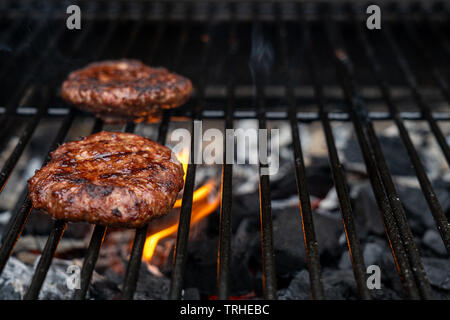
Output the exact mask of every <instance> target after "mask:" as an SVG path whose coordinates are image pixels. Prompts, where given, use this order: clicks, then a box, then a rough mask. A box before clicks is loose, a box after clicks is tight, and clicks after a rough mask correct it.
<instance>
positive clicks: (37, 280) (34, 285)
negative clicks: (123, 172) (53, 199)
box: [24, 19, 120, 300]
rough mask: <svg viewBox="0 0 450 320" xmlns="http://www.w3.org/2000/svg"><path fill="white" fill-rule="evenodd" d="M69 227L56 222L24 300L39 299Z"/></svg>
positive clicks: (113, 24) (113, 25)
mask: <svg viewBox="0 0 450 320" xmlns="http://www.w3.org/2000/svg"><path fill="white" fill-rule="evenodd" d="M119 22H120V19H118V20H114V21H113V22H111V23H110V27H109V28H108V32H107V33H106V35H105V37H104V38H103V41H102V42H101V43H100V45H99V47H98V48H97V50H96V52H95V54H94V58H99V57H101V56H102V54H104V52H105V51H106V48H107V45H108V44H109V43H110V41H111V39H112V38H113V35H114V34H115V31H116V29H117V27H118V25H119ZM95 124H96V125H95V126H94V128H93V132H92V133H94V132H95V131H99V130H101V127H102V123H101V122H99V121H96V123H95ZM66 227H67V222H63V221H56V222H55V226H54V228H53V230H52V232H51V233H50V236H49V237H48V239H47V243H46V245H45V248H44V251H43V253H42V255H41V259H40V260H39V263H38V265H37V267H36V271H35V273H34V275H33V278H32V280H31V284H30V287H29V288H28V291H27V293H26V294H25V297H24V299H26V300H35V299H38V297H39V292H40V290H41V287H42V284H43V283H44V280H45V277H46V275H47V272H48V269H49V268H50V265H51V262H52V258H53V256H54V253H55V251H56V248H57V247H58V244H59V241H60V240H61V238H62V235H63V233H64V231H65V229H66Z"/></svg>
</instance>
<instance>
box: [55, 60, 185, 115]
mask: <svg viewBox="0 0 450 320" xmlns="http://www.w3.org/2000/svg"><path fill="white" fill-rule="evenodd" d="M191 92H192V83H191V81H190V80H189V79H187V78H185V77H182V76H180V75H178V74H175V73H171V72H169V71H167V69H165V68H152V67H149V66H147V65H145V64H143V63H142V62H140V61H138V60H125V59H124V60H112V61H102V62H95V63H91V64H89V65H88V66H86V67H85V68H83V69H80V70H76V71H73V72H72V73H70V74H69V76H68V78H67V80H66V81H64V83H63V85H62V89H61V96H62V98H63V99H64V100H65V101H67V102H68V103H70V104H72V105H75V106H76V107H78V108H80V109H82V110H85V111H90V112H92V113H94V114H95V115H96V116H97V117H99V118H101V119H102V120H104V121H105V122H108V123H124V122H127V121H134V122H140V121H144V120H146V119H148V118H151V117H152V116H154V115H156V114H158V113H159V111H160V110H161V109H170V108H176V107H178V106H180V105H182V104H183V103H185V102H186V101H187V100H188V98H189V96H190V94H191Z"/></svg>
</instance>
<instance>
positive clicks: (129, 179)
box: [28, 131, 183, 228]
mask: <svg viewBox="0 0 450 320" xmlns="http://www.w3.org/2000/svg"><path fill="white" fill-rule="evenodd" d="M182 188H183V167H182V165H181V164H180V162H179V161H178V160H177V159H176V157H175V155H174V154H173V153H172V151H171V150H170V149H168V148H166V147H164V146H162V145H160V144H158V143H156V142H155V141H152V140H149V139H146V138H143V137H141V136H138V135H135V134H131V133H121V132H105V131H103V132H100V133H96V134H93V135H90V136H88V137H85V138H83V139H82V140H80V141H73V142H67V143H64V144H63V145H61V146H60V147H59V148H58V149H56V150H55V151H54V152H52V153H51V160H50V162H49V163H48V164H47V165H45V166H44V167H43V168H42V169H40V170H37V171H36V173H35V175H34V176H33V177H32V178H31V179H30V180H29V181H28V190H29V195H30V199H31V202H32V205H33V207H34V208H35V209H43V210H45V211H46V212H48V213H49V214H50V215H51V216H53V217H54V218H56V219H63V220H67V221H87V222H90V223H95V224H100V225H104V226H113V227H130V228H138V227H141V226H144V225H145V224H146V223H147V222H148V221H149V220H150V219H151V218H153V217H157V216H161V215H164V214H167V212H168V211H169V210H170V209H171V208H172V206H173V204H174V203H175V200H176V198H177V195H178V192H179V191H180V190H181V189H182Z"/></svg>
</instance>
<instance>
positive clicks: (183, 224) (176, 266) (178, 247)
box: [169, 7, 213, 300]
mask: <svg viewBox="0 0 450 320" xmlns="http://www.w3.org/2000/svg"><path fill="white" fill-rule="evenodd" d="M208 9H209V7H208ZM208 13H209V14H210V12H209V11H208ZM212 29H213V19H211V20H209V23H208V26H207V35H208V38H210V37H211V33H212ZM210 48H211V41H208V42H206V43H205V44H204V47H203V53H202V60H201V64H200V68H199V69H200V73H199V74H200V75H202V76H201V77H200V79H199V80H198V90H199V95H198V104H197V106H195V107H194V108H195V109H194V113H193V117H192V130H191V135H192V137H191V150H190V154H189V159H190V161H189V164H188V168H187V173H186V181H185V183H184V190H183V198H182V202H181V210H180V219H179V222H178V232H177V240H176V243H175V248H174V254H173V266H172V279H171V282H170V291H169V299H171V300H178V299H181V291H182V288H183V280H184V271H185V265H186V258H187V245H188V238H189V229H190V222H191V211H192V201H193V194H194V185H195V172H196V164H195V161H194V160H195V157H196V156H195V151H196V147H195V146H196V144H197V143H198V141H196V140H195V139H196V138H197V139H199V136H197V135H199V134H201V132H200V133H196V132H194V131H195V130H194V128H195V121H197V120H201V111H202V109H203V107H204V105H205V90H204V89H205V77H204V75H205V74H206V73H207V68H206V67H207V63H208V60H209V56H210V54H209V53H210Z"/></svg>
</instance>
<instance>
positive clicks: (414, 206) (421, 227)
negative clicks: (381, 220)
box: [398, 182, 450, 234]
mask: <svg viewBox="0 0 450 320" xmlns="http://www.w3.org/2000/svg"><path fill="white" fill-rule="evenodd" d="M436 183H437V182H436ZM434 191H435V192H436V195H437V197H438V199H439V202H440V203H441V206H442V209H443V210H444V212H446V211H447V210H448V209H449V208H450V194H449V192H448V190H447V189H443V188H441V187H440V186H438V187H435V190H434ZM398 193H399V197H400V200H401V201H402V203H403V206H404V208H405V213H406V215H407V217H408V222H409V224H410V227H411V229H412V230H413V231H415V232H417V233H419V234H423V233H424V232H425V231H426V230H427V229H434V228H435V222H434V219H433V215H432V214H431V212H430V209H429V208H428V204H427V202H426V200H425V197H424V195H423V193H422V190H421V189H420V188H419V187H417V188H414V187H410V186H405V185H402V184H401V185H399V186H398Z"/></svg>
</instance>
